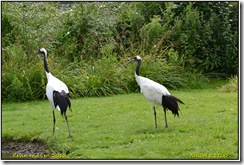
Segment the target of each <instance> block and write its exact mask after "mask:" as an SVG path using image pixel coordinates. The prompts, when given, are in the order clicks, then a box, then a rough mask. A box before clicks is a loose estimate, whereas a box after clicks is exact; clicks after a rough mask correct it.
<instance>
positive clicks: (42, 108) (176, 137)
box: [2, 89, 239, 160]
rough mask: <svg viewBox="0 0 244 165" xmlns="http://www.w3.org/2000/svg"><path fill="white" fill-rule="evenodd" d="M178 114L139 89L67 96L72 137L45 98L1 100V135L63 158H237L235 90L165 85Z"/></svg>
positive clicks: (4, 138)
mask: <svg viewBox="0 0 244 165" xmlns="http://www.w3.org/2000/svg"><path fill="white" fill-rule="evenodd" d="M170 92H171V94H172V95H175V96H176V97H178V98H180V99H181V100H182V101H183V102H184V103H185V104H184V105H183V104H180V108H181V111H180V117H179V118H177V117H174V116H173V115H172V113H171V112H170V111H167V119H168V125H169V127H168V128H165V123H164V114H163V108H162V107H160V106H157V107H156V109H157V119H158V128H157V129H156V128H155V126H154V115H153V109H152V107H151V104H150V103H149V102H148V101H147V100H146V98H144V96H143V95H142V94H141V93H136V94H128V95H117V96H112V97H101V98H80V99H72V110H73V111H72V112H70V111H68V112H67V114H68V117H69V124H70V128H71V132H72V135H73V138H68V130H67V125H66V122H65V120H64V118H62V117H61V115H60V113H59V111H58V110H55V112H56V121H57V122H56V132H55V135H54V136H53V135H52V127H53V119H52V111H51V106H50V105H49V102H48V100H45V101H35V102H27V103H3V104H2V140H5V141H7V140H21V141H33V140H34V141H36V140H37V141H40V142H43V143H45V144H47V145H48V147H49V151H48V152H49V153H57V154H63V155H65V156H64V157H63V158H65V159H86V160H87V159H89V160H90V159H157V160H164V159H238V158H239V155H238V153H239V139H238V137H239V134H238V128H239V127H238V119H239V117H238V115H239V113H238V94H237V93H222V92H219V91H218V90H216V89H204V90H181V91H174V90H173V91H172V90H171V91H170Z"/></svg>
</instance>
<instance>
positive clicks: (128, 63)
mask: <svg viewBox="0 0 244 165" xmlns="http://www.w3.org/2000/svg"><path fill="white" fill-rule="evenodd" d="M133 61H135V60H134V58H133V59H131V60H130V61H128V62H127V63H126V65H128V64H129V63H131V62H133Z"/></svg>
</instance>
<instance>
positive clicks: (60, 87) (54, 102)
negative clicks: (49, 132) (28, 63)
mask: <svg viewBox="0 0 244 165" xmlns="http://www.w3.org/2000/svg"><path fill="white" fill-rule="evenodd" d="M38 53H40V54H43V55H44V70H45V73H46V77H47V86H46V96H47V98H48V100H49V102H50V104H51V107H52V112H53V134H54V132H55V123H56V118H55V113H54V109H55V107H56V108H57V109H58V110H59V111H61V115H62V116H64V117H65V120H66V123H67V126H68V131H69V137H72V135H71V133H70V128H69V124H68V117H67V115H66V110H67V107H69V108H71V102H70V97H69V90H68V87H67V86H66V85H65V84H64V83H63V82H62V81H60V80H59V79H57V78H56V77H54V76H53V75H52V74H51V73H50V72H49V70H48V66H47V51H46V49H44V48H41V49H39V51H38ZM70 110H71V109H70Z"/></svg>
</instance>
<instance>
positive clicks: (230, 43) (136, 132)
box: [1, 1, 240, 160]
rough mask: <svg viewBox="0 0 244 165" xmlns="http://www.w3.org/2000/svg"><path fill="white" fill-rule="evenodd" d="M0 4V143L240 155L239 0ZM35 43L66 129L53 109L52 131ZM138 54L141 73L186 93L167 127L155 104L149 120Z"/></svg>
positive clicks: (75, 151) (150, 154) (105, 152)
mask: <svg viewBox="0 0 244 165" xmlns="http://www.w3.org/2000/svg"><path fill="white" fill-rule="evenodd" d="M1 4H2V17H1V19H2V20H1V22H2V36H1V39H2V42H1V43H2V45H1V46H2V59H1V61H2V89H1V92H2V93H1V96H2V102H3V104H2V116H3V117H2V140H3V141H2V144H3V143H4V142H8V141H17V142H19V141H21V142H38V143H41V144H44V145H46V146H48V153H52V154H55V153H57V154H64V155H65V156H66V158H67V159H158V160H162V159H233V160H234V159H235V160H237V159H238V158H240V155H239V153H240V149H239V148H238V146H239V144H240V143H239V141H238V140H239V139H238V138H239V136H238V135H239V132H238V131H239V130H238V128H239V125H238V122H240V121H239V119H240V118H239V114H240V113H239V111H238V110H239V109H238V105H239V104H238V99H239V98H238V97H239V95H238V74H239V73H238V69H239V68H238V64H239V63H238V53H239V52H238V50H239V47H238V43H239V41H238V40H239V38H238V36H239V31H238V30H239V29H238V27H239V24H238V23H239V21H238V20H239V16H238V14H239V3H238V2H224V1H221V2H217V1H213V2H211V1H208V2H201V1H199V2H1ZM41 47H44V48H46V49H47V50H48V66H49V69H50V71H51V72H52V74H53V75H55V76H56V77H57V78H59V79H60V80H62V81H64V82H65V83H66V84H67V86H68V88H69V90H70V93H71V97H72V107H73V112H72V113H69V114H68V115H69V121H70V126H71V130H72V134H73V136H74V137H73V138H72V139H70V138H67V137H66V135H67V129H66V123H65V120H64V119H62V118H61V116H60V115H56V116H57V119H58V120H57V122H58V123H57V127H56V128H57V131H56V133H55V135H54V136H53V135H52V124H53V123H52V122H53V121H52V118H51V117H52V114H51V108H50V107H49V105H48V103H47V100H46V96H45V88H46V83H47V79H46V75H45V73H44V68H43V56H41V55H38V54H37V51H38V49H39V48H41ZM137 54H138V55H140V56H141V57H142V58H143V64H142V68H141V74H142V75H143V76H146V77H148V78H151V79H153V80H155V81H157V82H159V83H161V84H163V85H165V86H166V87H167V88H170V91H171V92H172V94H174V95H176V96H177V97H179V98H181V99H182V100H183V101H184V102H185V105H182V106H181V113H182V115H181V117H180V118H179V119H177V118H174V117H173V115H170V113H168V114H169V115H168V116H167V117H168V121H169V122H170V123H169V124H170V127H169V128H168V129H164V118H163V112H162V107H158V108H157V109H158V111H159V112H158V113H159V115H158V121H159V122H160V125H159V126H160V127H159V128H158V129H154V121H153V111H152V109H151V111H150V110H149V109H150V108H151V107H150V103H148V102H147V101H146V99H145V98H144V96H143V95H142V94H137V93H136V92H139V91H140V89H139V87H138V85H137V83H136V81H135V78H134V69H135V64H134V65H133V64H131V65H126V63H127V62H128V60H129V59H131V58H132V57H133V56H135V55H137ZM220 79H224V80H221V81H219V80H220ZM171 89H180V90H177V91H176V90H171ZM227 92H228V93H227ZM116 94H121V95H117V96H113V95H116ZM123 94H124V95H123ZM100 96H111V97H100ZM83 97H91V98H83ZM97 97H99V98H97ZM143 99H144V100H145V101H143ZM40 100H45V101H40ZM17 102H19V103H17ZM109 105H113V106H109ZM81 107H82V108H81ZM105 107H106V108H105ZM48 108H50V111H49V112H50V113H49V112H48ZM160 109H161V110H160ZM37 112H38V113H37ZM56 114H57V113H56ZM33 121H34V122H33ZM17 146H18V145H17ZM19 150H20V149H18V151H15V152H16V153H17V152H19ZM114 151H116V152H114ZM165 151H167V152H165ZM202 155H203V156H202ZM213 155H214V157H213ZM2 156H3V155H2ZM5 156H8V157H10V158H11V156H12V155H5Z"/></svg>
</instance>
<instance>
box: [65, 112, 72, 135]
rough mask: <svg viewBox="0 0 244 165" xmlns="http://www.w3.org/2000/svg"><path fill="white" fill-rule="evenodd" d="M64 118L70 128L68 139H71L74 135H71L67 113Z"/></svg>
mask: <svg viewBox="0 0 244 165" xmlns="http://www.w3.org/2000/svg"><path fill="white" fill-rule="evenodd" d="M64 116H65V120H66V123H67V126H68V130H69V136H68V137H69V138H71V137H72V135H71V133H70V128H69V123H68V116H67V115H66V113H65V114H64Z"/></svg>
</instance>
